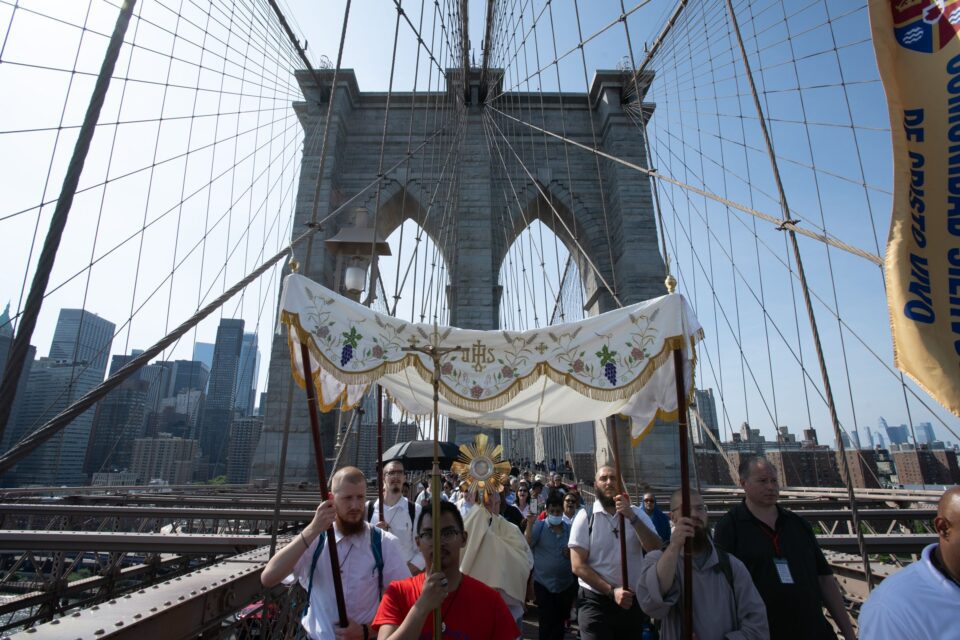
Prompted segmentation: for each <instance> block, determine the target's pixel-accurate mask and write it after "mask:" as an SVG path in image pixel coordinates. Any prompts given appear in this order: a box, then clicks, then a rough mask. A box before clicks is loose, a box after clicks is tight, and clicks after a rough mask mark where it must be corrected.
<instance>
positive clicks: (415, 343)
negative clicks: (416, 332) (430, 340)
mask: <svg viewBox="0 0 960 640" xmlns="http://www.w3.org/2000/svg"><path fill="white" fill-rule="evenodd" d="M408 342H409V343H410V346H411V347H412V348H414V349H416V348H417V347H419V346H420V339H419V338H418V337H417V336H410V340H409V341H408Z"/></svg>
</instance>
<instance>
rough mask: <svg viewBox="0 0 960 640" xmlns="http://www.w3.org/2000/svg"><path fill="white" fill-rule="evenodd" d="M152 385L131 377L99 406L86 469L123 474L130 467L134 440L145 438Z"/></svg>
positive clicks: (85, 464)
mask: <svg viewBox="0 0 960 640" xmlns="http://www.w3.org/2000/svg"><path fill="white" fill-rule="evenodd" d="M149 389H150V383H149V382H147V381H146V380H138V379H136V377H130V378H127V379H126V380H124V381H123V382H122V383H120V386H119V387H117V388H116V389H114V390H113V391H111V392H110V393H108V394H107V395H106V396H105V397H104V398H103V400H101V401H100V402H99V403H98V404H97V410H96V414H95V415H94V418H93V427H92V429H91V431H90V441H89V443H88V444H87V453H86V458H85V460H84V464H83V469H84V471H85V472H86V473H87V474H88V475H92V474H94V473H97V472H99V471H112V470H117V471H123V470H124V469H127V468H129V466H130V453H131V451H132V449H133V441H134V440H136V439H137V438H142V437H143V429H144V418H145V413H146V406H147V392H148V391H149Z"/></svg>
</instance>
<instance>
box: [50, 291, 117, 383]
mask: <svg viewBox="0 0 960 640" xmlns="http://www.w3.org/2000/svg"><path fill="white" fill-rule="evenodd" d="M115 330H116V325H114V324H113V323H112V322H110V321H109V320H104V319H103V318H101V317H100V316H98V315H97V314H95V313H90V312H89V311H84V310H83V309H60V317H59V318H58V319H57V328H56V329H55V330H54V332H53V342H51V343H50V356H49V357H50V359H51V360H57V361H61V362H74V363H81V362H82V363H84V365H85V366H86V367H88V368H89V369H90V370H93V371H95V372H97V373H99V375H100V380H101V381H102V380H103V376H104V374H105V373H106V371H107V359H108V358H109V357H110V345H111V344H113V332H114V331H115Z"/></svg>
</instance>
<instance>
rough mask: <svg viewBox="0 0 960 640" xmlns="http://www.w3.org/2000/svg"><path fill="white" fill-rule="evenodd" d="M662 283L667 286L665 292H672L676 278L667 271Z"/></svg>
mask: <svg viewBox="0 0 960 640" xmlns="http://www.w3.org/2000/svg"><path fill="white" fill-rule="evenodd" d="M663 284H665V285H666V286H667V293H674V292H675V291H676V290H677V279H676V278H674V277H673V274H670V273H668V274H667V277H666V279H665V280H664V281H663Z"/></svg>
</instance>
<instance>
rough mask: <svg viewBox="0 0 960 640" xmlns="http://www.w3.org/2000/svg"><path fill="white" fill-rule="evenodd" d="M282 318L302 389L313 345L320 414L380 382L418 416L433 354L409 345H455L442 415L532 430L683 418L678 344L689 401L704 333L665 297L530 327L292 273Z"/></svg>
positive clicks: (643, 426) (428, 389)
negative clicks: (440, 312) (306, 355)
mask: <svg viewBox="0 0 960 640" xmlns="http://www.w3.org/2000/svg"><path fill="white" fill-rule="evenodd" d="M281 320H282V322H284V323H285V324H286V325H287V326H288V328H289V332H288V340H289V344H290V356H291V367H292V371H293V376H294V378H295V379H296V380H297V382H298V384H300V386H301V387H302V386H304V379H303V365H302V362H301V358H300V354H301V350H300V344H299V343H300V342H301V341H302V342H305V343H306V344H307V346H308V347H309V351H310V361H311V371H312V372H313V377H314V384H315V386H316V389H317V393H318V396H319V397H318V402H319V404H320V407H321V410H322V411H329V410H330V409H332V408H334V407H335V406H337V405H338V404H339V405H340V407H341V408H342V409H350V408H352V407H354V406H356V405H357V404H358V403H359V402H360V401H361V399H362V398H363V395H364V394H365V393H366V391H367V388H368V387H369V385H371V384H376V383H379V384H380V385H381V386H382V387H383V389H384V390H385V391H386V392H387V393H388V394H389V396H390V397H391V398H392V399H393V401H394V402H396V403H397V404H398V405H399V406H400V407H401V408H403V409H405V410H406V411H407V412H409V413H411V414H413V415H429V414H432V412H433V384H432V379H433V374H434V365H433V360H432V358H431V357H430V356H428V355H427V354H426V353H424V352H421V351H415V350H412V349H418V348H420V349H422V348H425V347H429V346H435V347H437V348H438V349H441V350H447V349H451V348H454V349H457V350H455V351H451V352H449V353H447V354H446V355H444V356H443V357H441V358H440V375H439V379H440V401H439V411H440V413H441V414H442V415H445V416H448V417H450V418H453V419H455V420H460V421H463V422H469V423H473V424H478V425H483V426H490V427H505V428H530V427H534V426H538V425H539V426H546V425H555V424H573V423H577V422H586V421H592V420H597V419H601V418H605V417H607V416H609V415H612V414H622V415H625V416H627V417H629V418H631V419H632V421H633V427H632V434H631V435H632V436H633V438H634V440H635V441H636V440H639V439H640V438H642V437H643V435H644V434H645V433H646V431H647V430H648V429H649V428H650V427H651V426H652V425H653V423H654V421H655V420H656V419H657V418H658V417H659V418H661V419H664V420H670V419H676V412H677V395H676V380H675V376H674V366H673V350H674V349H676V348H680V349H682V351H683V361H684V381H685V385H686V392H687V395H688V398H689V396H690V394H692V392H693V371H694V366H695V363H696V356H695V350H694V349H693V346H694V345H695V343H696V341H697V340H699V339H701V338H702V337H703V330H702V329H701V328H700V324H699V323H698V322H697V319H696V317H695V316H694V314H693V310H692V309H691V308H690V305H688V304H687V302H686V300H684V298H683V296H681V295H680V294H671V295H665V296H662V297H660V298H655V299H653V300H647V301H645V302H640V303H637V304H634V305H631V306H629V307H624V308H622V309H617V310H615V311H610V312H607V313H604V314H602V315H599V316H596V317H593V318H589V319H586V320H583V321H580V322H574V323H569V324H562V325H553V326H550V327H547V328H545V329H536V330H532V331H523V332H513V331H500V330H496V331H475V330H468V329H456V328H452V327H435V326H433V325H429V324H415V323H409V322H404V321H402V320H399V319H397V318H392V317H390V316H385V315H382V314H379V313H377V312H375V311H372V310H370V309H368V308H366V307H364V306H362V305H359V304H357V303H356V302H353V301H352V300H349V299H347V298H344V297H342V296H339V295H337V294H336V293H334V292H332V291H330V290H328V289H326V288H324V287H322V286H321V285H319V284H317V283H315V282H312V281H311V280H309V279H307V278H305V277H303V276H301V275H298V274H292V275H289V276H287V278H286V280H285V281H284V287H283V296H282V299H281Z"/></svg>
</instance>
